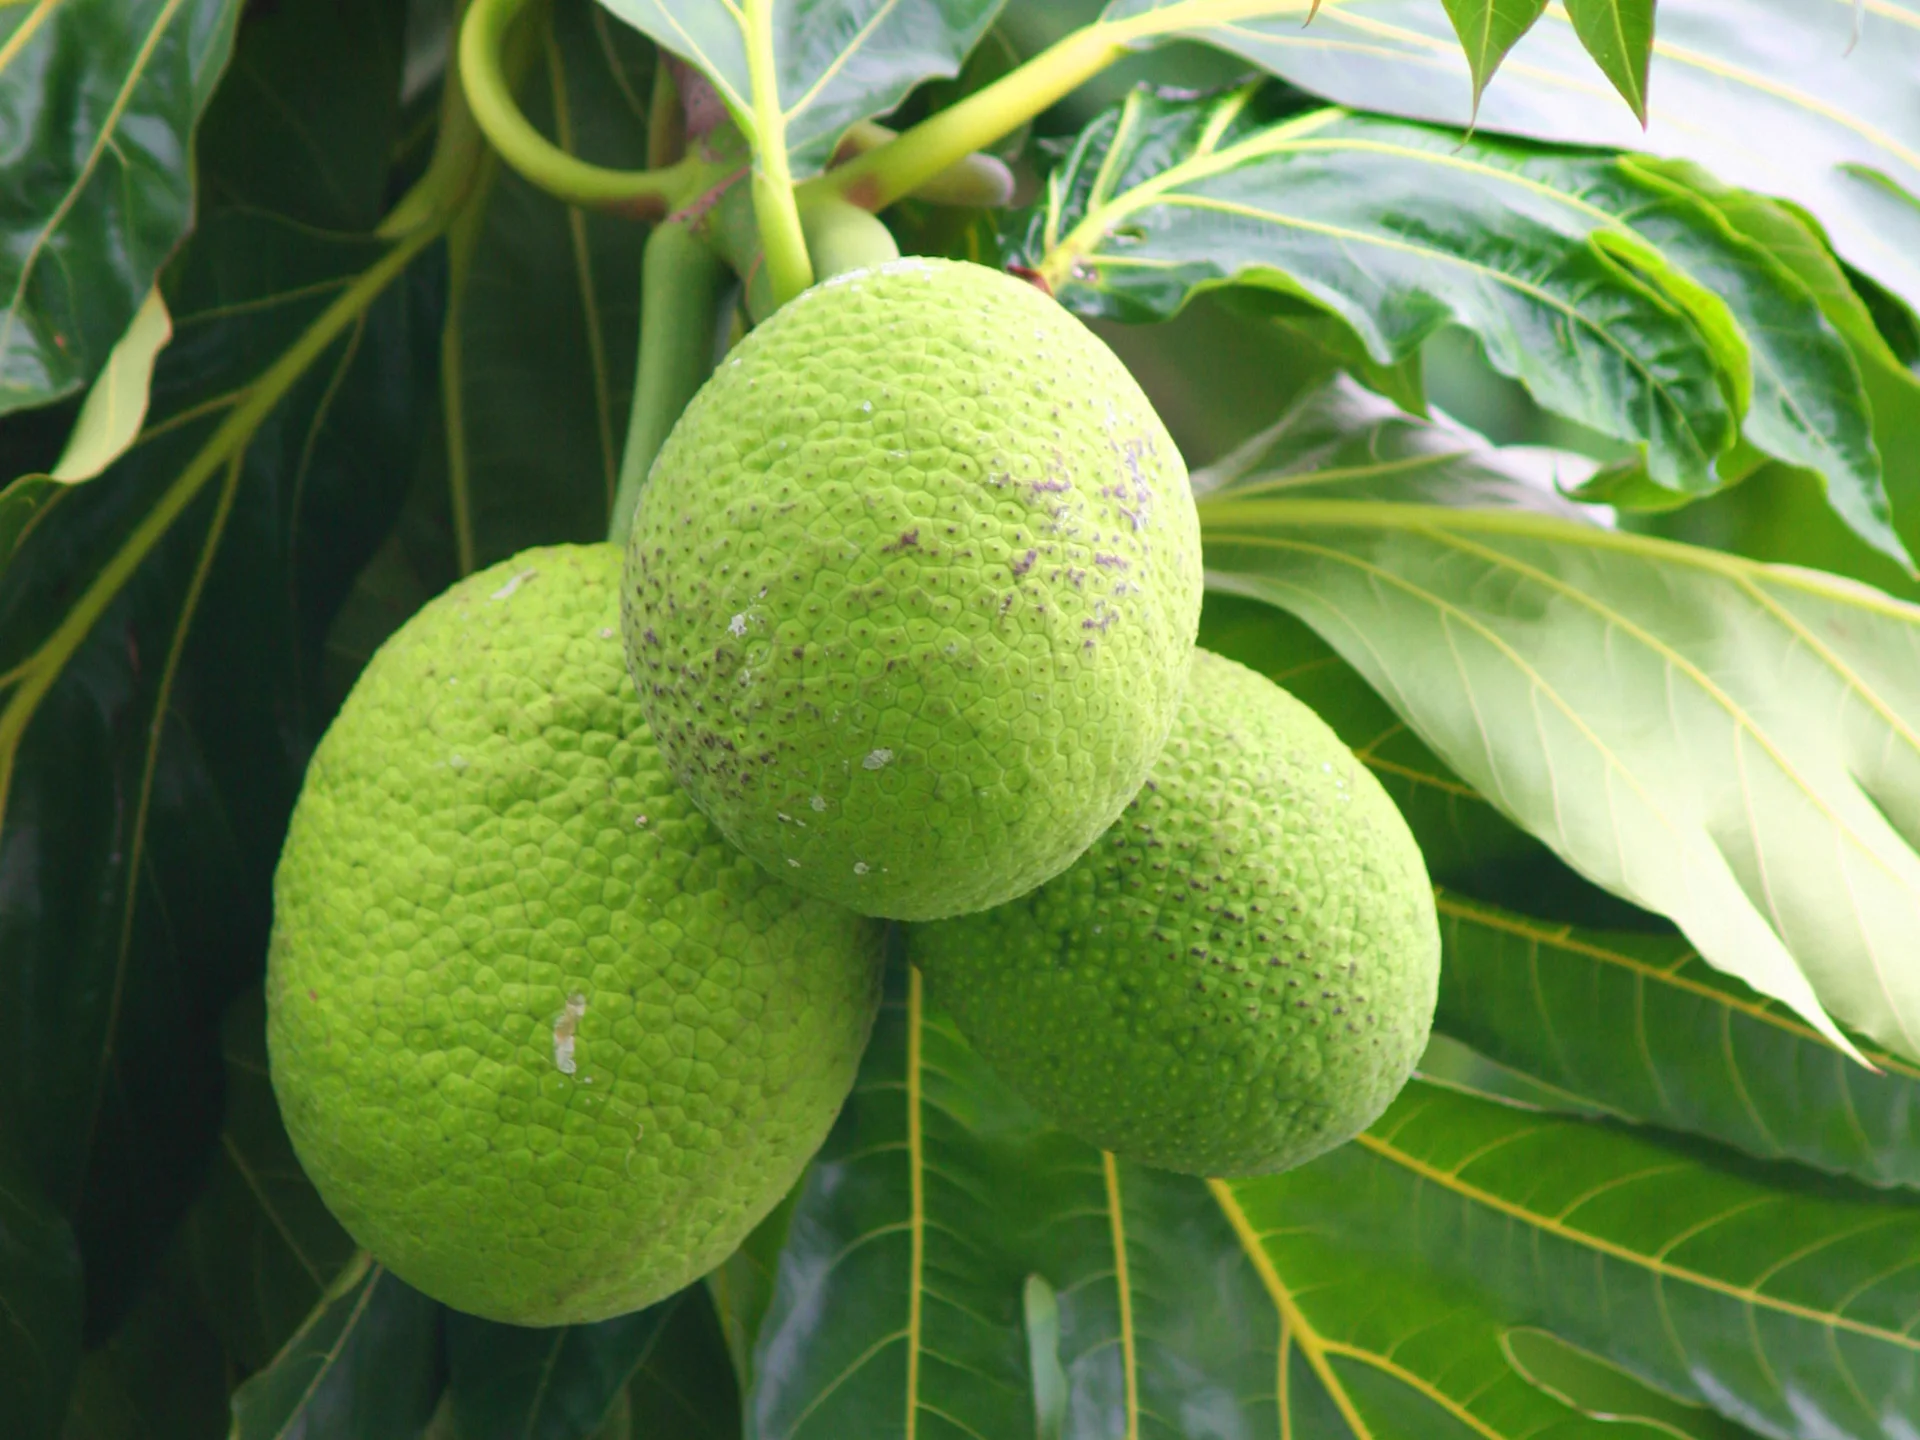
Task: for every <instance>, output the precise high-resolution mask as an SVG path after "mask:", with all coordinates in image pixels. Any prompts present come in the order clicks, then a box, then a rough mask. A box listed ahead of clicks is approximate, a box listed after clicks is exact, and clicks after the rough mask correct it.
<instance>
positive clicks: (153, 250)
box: [0, 0, 240, 480]
mask: <svg viewBox="0 0 1920 1440" xmlns="http://www.w3.org/2000/svg"><path fill="white" fill-rule="evenodd" d="M239 13H240V5H239V3H238V0H63V3H54V0H39V3H35V4H26V3H21V4H15V5H10V6H6V7H0V135H4V136H5V137H6V154H7V161H6V169H7V180H8V192H7V201H6V205H5V211H4V215H3V216H0V236H4V243H0V294H4V295H5V297H6V307H5V309H4V311H0V415H4V414H5V413H7V412H8V411H10V410H17V409H21V408H23V407H26V406H31V405H44V404H46V403H47V402H48V401H50V400H55V399H58V398H59V397H60V396H62V395H67V394H70V393H72V392H74V391H76V390H79V389H80V388H81V387H82V386H84V385H86V384H87V383H88V381H90V380H91V379H92V378H93V376H94V375H95V374H96V373H97V372H98V371H99V369H100V367H101V366H102V365H104V364H105V363H106V360H107V355H108V353H109V352H110V351H111V350H112V348H113V346H114V344H115V342H116V341H118V340H119V338H120V336H121V335H122V334H123V333H124V332H125V331H126V329H127V326H128V325H129V324H130V323H131V322H132V320H133V318H134V314H135V312H136V311H137V310H138V309H139V308H140V304H141V302H142V300H143V299H144V298H145V297H146V296H147V295H148V294H149V293H150V292H151V291H152V289H153V285H154V281H155V279H156V278H157V276H158V274H159V270H160V267H161V265H162V264H163V263H165V261H166V259H167V256H168V255H169V254H170V253H171V252H172V250H173V248H174V247H175V246H176V245H178V244H179V242H180V238H181V236H183V235H184V234H185V233H186V230H187V226H188V225H189V223H190V222H191V221H192V218H193V176H192V171H191V167H190V165H189V155H190V153H191V149H192V145H191V137H192V135H193V130H194V126H195V124H196V123H197V121H198V120H199V118H200V112H201V111H202V110H203V109H204V108H205V107H206V104H207V100H208V97H209V96H211V95H212V93H213V88H214V84H215V82H216V81H217V80H218V79H219V78H220V72H221V69H222V67H223V66H225V64H226V63H227V55H228V51H229V50H230V49H231V47H232V44H233V30H234V23H235V19H236V17H237V16H238V15H239ZM11 478H12V477H11V476H0V480H4V479H11Z"/></svg>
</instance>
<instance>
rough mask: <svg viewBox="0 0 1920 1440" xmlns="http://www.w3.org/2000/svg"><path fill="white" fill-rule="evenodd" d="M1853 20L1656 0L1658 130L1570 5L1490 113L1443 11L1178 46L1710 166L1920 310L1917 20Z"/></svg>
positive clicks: (1804, 7)
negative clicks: (1602, 60)
mask: <svg viewBox="0 0 1920 1440" xmlns="http://www.w3.org/2000/svg"><path fill="white" fill-rule="evenodd" d="M1147 3H1148V0H1122V3H1121V4H1118V5H1116V6H1114V7H1112V8H1111V9H1110V11H1109V13H1113V14H1121V13H1131V12H1133V11H1135V10H1138V9H1143V8H1146V4H1147ZM1854 23H1855V12H1854V7H1853V5H1852V4H1851V3H1848V0H1820V3H1815V4H1804V3H1801V0H1660V7H1659V24H1658V34H1657V38H1656V40H1655V42H1654V55H1655V59H1654V62H1653V65H1652V69H1651V76H1650V85H1649V92H1650V93H1649V96H1648V105H1647V124H1646V128H1645V129H1644V130H1642V129H1641V127H1640V126H1639V125H1638V124H1637V123H1635V121H1634V119H1633V117H1632V116H1631V115H1630V114H1629V113H1628V112H1627V111H1626V109H1625V108H1624V107H1622V105H1621V104H1620V102H1619V99H1618V98H1617V97H1616V96H1615V95H1613V94H1611V93H1609V92H1608V91H1607V90H1605V89H1603V88H1601V87H1600V86H1598V85H1596V84H1594V82H1593V70H1592V67H1593V61H1592V60H1591V59H1590V58H1589V57H1588V55H1587V53H1586V51H1585V49H1584V47H1583V46H1582V44H1581V40H1580V37H1579V35H1578V34H1577V33H1576V31H1575V29H1574V26H1573V24H1572V22H1571V21H1570V20H1569V19H1568V17H1567V15H1566V12H1564V11H1563V10H1561V9H1560V8H1559V7H1558V6H1557V5H1556V6H1549V7H1548V9H1547V12H1546V14H1545V16H1544V17H1543V19H1542V20H1541V22H1540V23H1539V24H1538V25H1536V26H1534V27H1533V30H1532V31H1531V33H1529V34H1528V35H1527V37H1526V39H1524V40H1522V41H1521V42H1520V43H1519V44H1518V45H1516V46H1515V47H1514V50H1513V53H1512V55H1511V56H1510V57H1509V58H1508V60H1507V63H1506V65H1505V66H1504V67H1503V68H1502V70H1501V72H1500V77H1499V79H1498V81H1497V82H1496V83H1494V84H1492V85H1490V86H1488V87H1487V91H1486V94H1485V95H1484V96H1483V97H1482V98H1481V103H1480V107H1479V112H1478V114H1477V115H1472V112H1471V105H1472V83H1471V77H1470V74H1469V71H1468V67H1467V64H1466V61H1465V59H1464V57H1463V56H1462V55H1461V53H1460V48H1459V45H1458V44H1457V42H1456V41H1455V40H1454V37H1453V36H1452V35H1451V34H1450V33H1448V25H1447V21H1446V17H1445V15H1444V13H1443V12H1442V11H1441V9H1440V8H1439V7H1438V6H1435V5H1434V4H1432V3H1431V0H1327V3H1326V4H1324V5H1322V6H1321V8H1320V12H1319V14H1318V15H1316V16H1315V18H1314V22H1313V24H1312V25H1311V26H1309V27H1307V28H1306V29H1305V30H1302V29H1301V28H1300V26H1299V24H1298V21H1297V17H1294V16H1282V15H1278V14H1276V15H1275V16H1273V17H1272V18H1266V19H1263V18H1258V17H1255V18H1251V19H1240V18H1236V19H1235V20H1234V21H1233V23H1232V24H1221V25H1217V26H1213V27H1207V26H1206V25H1205V22H1204V21H1202V23H1201V24H1200V25H1196V26H1194V27H1193V28H1191V29H1189V30H1184V31H1183V32H1182V33H1185V34H1190V35H1194V36H1197V37H1199V38H1204V39H1206V40H1207V41H1208V42H1209V43H1211V44H1214V45H1218V46H1220V47H1221V48H1223V49H1226V50H1229V51H1232V52H1233V53H1234V54H1237V55H1242V56H1244V57H1245V58H1247V59H1248V60H1250V61H1252V62H1253V63H1254V64H1257V65H1260V66H1262V67H1264V68H1265V69H1267V70H1269V71H1271V72H1272V73H1273V74H1276V75H1279V76H1281V77H1282V78H1284V79H1286V80H1288V81H1290V82H1291V83H1293V84H1295V85H1298V86H1299V87H1301V88H1302V89H1304V90H1309V91H1311V92H1313V93H1314V94H1317V95H1324V96H1326V97H1327V98H1328V99H1330V100H1336V101H1339V102H1340V103H1341V104H1346V105H1353V106H1355V107H1358V108H1366V109H1374V110H1384V111H1389V112H1391V113H1393V114H1397V115H1406V116H1409V117H1412V118H1415V119H1421V120H1437V121H1441V122H1443V123H1446V124H1450V125H1465V124H1466V123H1467V122H1468V120H1469V118H1470V116H1471V118H1472V119H1473V122H1474V124H1475V125H1476V127H1477V128H1478V129H1479V130H1480V131H1482V132H1485V131H1503V132H1507V133H1510V134H1517V135H1531V136H1535V137H1538V138H1540V139H1544V140H1561V141H1569V142H1572V143H1575V144H1581V145H1601V146H1608V147H1612V148H1618V149H1623V150H1647V151H1651V152H1653V153H1654V154H1657V155H1668V156H1673V157H1676V158H1681V159H1689V160H1695V161H1698V162H1699V163H1700V164H1702V165H1704V166H1705V167H1706V168H1707V169H1709V170H1710V171H1712V172H1713V173H1714V174H1716V175H1718V176H1719V177H1720V179H1721V180H1723V181H1725V182H1727V183H1728V184H1730V185H1738V186H1741V187H1743V188H1745V189H1748V190H1753V191H1757V192H1758V193H1760V194H1762V195H1775V196H1781V197H1784V198H1786V199H1788V200H1792V201H1794V202H1796V203H1797V204H1800V205H1802V206H1804V207H1806V208H1807V209H1808V210H1810V211H1812V212H1813V213H1814V214H1816V215H1818V216H1819V217H1820V220H1821V222H1822V223H1823V224H1824V225H1825V226H1826V227H1827V229H1828V230H1829V231H1830V232H1831V233H1832V235H1833V239H1834V243H1835V244H1836V245H1837V246H1838V247H1839V250H1840V253H1841V254H1842V255H1843V256H1844V257H1845V258H1846V259H1847V261H1848V262H1849V263H1851V264H1853V265H1855V266H1857V267H1858V268H1859V269H1861V270H1862V271H1864V272H1865V273H1866V274H1867V275H1869V276H1871V277H1872V278H1873V279H1875V280H1877V281H1878V282H1879V283H1880V284H1882V285H1884V286H1885V287H1886V288H1887V289H1888V290H1890V291H1892V292H1893V293H1894V294H1895V295H1897V296H1899V297H1901V298H1902V299H1903V300H1904V301H1905V302H1906V303H1907V304H1908V305H1909V306H1913V305H1920V205H1916V203H1915V200H1914V197H1915V196H1916V195H1920V115H1917V114H1916V113H1915V112H1914V109H1913V106H1912V105H1911V104H1910V103H1909V100H1910V97H1911V94H1912V76H1913V75H1914V73H1915V70H1916V68H1920V8H1916V6H1915V4H1914V0H1882V3H1876V4H1874V5H1872V6H1869V7H1867V9H1866V12H1865V13H1864V16H1863V18H1862V21H1861V35H1860V40H1859V43H1858V44H1857V45H1856V44H1854V43H1853V33H1852V32H1853V28H1854ZM1756 137H1765V139H1764V140H1763V141H1757V140H1756Z"/></svg>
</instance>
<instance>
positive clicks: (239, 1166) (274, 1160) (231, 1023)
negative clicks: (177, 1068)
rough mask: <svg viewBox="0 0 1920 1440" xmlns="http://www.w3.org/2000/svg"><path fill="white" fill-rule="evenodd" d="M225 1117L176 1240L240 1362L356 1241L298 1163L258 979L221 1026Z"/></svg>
mask: <svg viewBox="0 0 1920 1440" xmlns="http://www.w3.org/2000/svg"><path fill="white" fill-rule="evenodd" d="M220 1039H221V1050H222V1052H223V1053H224V1056H225V1059H226V1092H227V1093H226V1117H225V1120H224V1122H223V1123H222V1125H221V1127H220V1149H219V1151H218V1153H217V1154H216V1155H215V1156H214V1160H213V1173H212V1175H211V1176H210V1177H209V1178H208V1181H207V1184H206V1188H205V1190H204V1191H203V1192H202V1193H201V1195H200V1197H199V1198H198V1199H197V1200H196V1201H195V1202H194V1205H193V1208H192V1209H191V1210H190V1211H188V1212H187V1219H186V1224H185V1225H184V1226H183V1227H182V1231H181V1237H180V1244H181V1250H182V1255H183V1259H184V1261H185V1264H186V1266H187V1268H188V1270H189V1272H190V1274H191V1277H192V1280H193V1282H194V1285H195V1288H196V1290H197V1292H198V1294H199V1297H200V1304H201V1306H202V1308H203V1309H204V1310H205V1311H206V1313H207V1315H208V1317H209V1321H210V1323H211V1324H212V1325H213V1327H214V1328H215V1330H216V1331H217V1332H218V1334H219V1336H220V1341H221V1343H222V1345H223V1346H224V1347H225V1349H226V1352H227V1353H228V1354H229V1355H231V1356H232V1357H233V1360H234V1363H235V1364H236V1365H237V1366H239V1368H240V1369H241V1370H243V1371H253V1370H259V1369H262V1368H264V1367H265V1366H266V1365H267V1364H268V1363H269V1362H270V1361H271V1360H272V1359H273V1357H274V1355H275V1353H276V1352H277V1351H278V1350H279V1349H280V1347H281V1346H282V1345H284V1344H286V1342H287V1340H288V1338H289V1337H290V1336H291V1335H292V1334H293V1332H294V1331H295V1330H297V1329H299V1327H300V1324H301V1322H302V1321H304V1320H305V1319H306V1317H307V1315H308V1314H309V1313H310V1312H311V1311H312V1310H313V1307H314V1306H315V1305H317V1304H319V1303H320V1297H321V1296H322V1295H323V1294H324V1293H325V1291H326V1288H327V1286H328V1285H329V1284H331V1283H332V1282H333V1279H334V1277H335V1276H336V1275H338V1274H339V1273H340V1271H341V1270H342V1268H344V1267H345V1266H346V1264H347V1262H348V1261H350V1260H351V1259H352V1258H353V1254H354V1244H353V1241H352V1240H351V1239H350V1238H348V1236H347V1233H346V1231H344V1230H342V1229H341V1228H340V1225H339V1222H338V1221H336V1220H335V1219H334V1218H333V1216H332V1215H331V1214H329V1213H328V1211H327V1208H326V1205H325V1204H324V1203H323V1202H322V1201H321V1199H320V1195H319V1192H318V1191H316V1190H315V1189H314V1188H313V1184H312V1182H311V1181H309V1180H308V1179H307V1177H306V1174H305V1172H304V1171H302V1170H301V1168H300V1162H299V1160H298V1159H297V1158H296V1157H295V1155H294V1153H293V1142H292V1141H290V1140H289V1139H288V1138H287V1132H286V1130H285V1128H284V1127H283V1126H282V1125H281V1123H280V1110H279V1107H278V1106H277V1105H276V1104H275V1103H274V1098H273V1086H272V1084H271V1083H270V1081H269V1079H268V1076H267V1035H266V1003H265V1001H264V999H263V998H262V995H261V991H260V989H259V987H257V986H255V987H252V988H250V989H249V990H247V991H246V992H245V993H244V994H243V995H241V997H240V998H239V999H238V1000H236V1001H234V1003H233V1004H232V1005H231V1006H229V1007H228V1010H227V1014H226V1016H225V1018H224V1019H223V1020H222V1022H221V1026H220Z"/></svg>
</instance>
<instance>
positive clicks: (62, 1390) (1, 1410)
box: [0, 1151, 81, 1440]
mask: <svg viewBox="0 0 1920 1440" xmlns="http://www.w3.org/2000/svg"><path fill="white" fill-rule="evenodd" d="M80 1314H81V1287H80V1255H79V1251H78V1250H77V1249H76V1248H75V1246H74V1242H73V1232H72V1230H71V1229H69V1228H68V1226H67V1222H66V1221H65V1220H64V1219H62V1218H61V1216H60V1213H59V1212H58V1211H57V1210H55V1209H54V1207H53V1206H52V1205H50V1204H48V1203H47V1200H46V1198H45V1197H44V1196H43V1195H42V1194H41V1193H40V1191H39V1187H38V1186H36V1185H35V1184H34V1182H33V1180H32V1179H31V1178H30V1177H29V1176H28V1175H27V1174H26V1172H25V1170H24V1169H23V1167H21V1166H19V1165H16V1164H14V1163H13V1161H12V1157H11V1156H10V1155H6V1154H5V1153H4V1152H3V1151H0V1415H6V1416H9V1417H12V1418H13V1420H14V1422H15V1423H16V1424H18V1426H19V1427H20V1434H21V1436H22V1440H43V1437H50V1436H53V1435H57V1434H58V1433H59V1430H60V1422H61V1417H62V1415H64V1414H65V1412H66V1406H67V1391H68V1388H69V1387H70V1386H71V1385H72V1383H73V1377H74V1370H75V1367H76V1366H77V1365H78V1363H79V1360H80Z"/></svg>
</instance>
